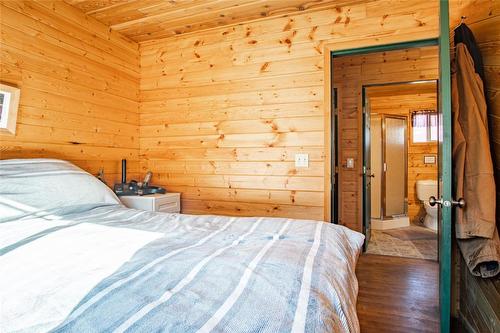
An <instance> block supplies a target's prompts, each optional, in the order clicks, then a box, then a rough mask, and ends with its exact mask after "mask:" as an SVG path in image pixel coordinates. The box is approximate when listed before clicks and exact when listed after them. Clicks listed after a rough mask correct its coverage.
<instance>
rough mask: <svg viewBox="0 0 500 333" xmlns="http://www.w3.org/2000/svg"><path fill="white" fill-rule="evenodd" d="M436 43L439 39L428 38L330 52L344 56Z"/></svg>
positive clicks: (336, 55) (333, 54)
mask: <svg viewBox="0 0 500 333" xmlns="http://www.w3.org/2000/svg"><path fill="white" fill-rule="evenodd" d="M438 44H439V40H438V39H437V38H430V39H421V40H415V41H410V42H402V43H393V44H384V45H375V46H368V47H360V48H356V49H347V50H339V51H332V52H331V53H332V56H333V57H340V56H345V55H358V54H365V53H374V52H384V51H393V50H401V49H409V48H414V47H425V46H433V45H438Z"/></svg>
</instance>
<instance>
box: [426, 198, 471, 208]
mask: <svg viewBox="0 0 500 333" xmlns="http://www.w3.org/2000/svg"><path fill="white" fill-rule="evenodd" d="M429 205H431V206H432V207H434V206H435V205H440V206H445V207H450V206H458V208H464V207H465V199H464V198H460V199H458V200H457V201H455V200H452V201H451V202H450V201H448V200H444V201H443V199H439V200H438V199H436V198H435V197H434V196H432V197H430V198H429Z"/></svg>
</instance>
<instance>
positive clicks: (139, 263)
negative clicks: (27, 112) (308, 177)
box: [0, 159, 364, 332]
mask: <svg viewBox="0 0 500 333" xmlns="http://www.w3.org/2000/svg"><path fill="white" fill-rule="evenodd" d="M363 240H364V238H363V235H361V234H360V233H357V232H354V231H352V230H349V229H347V228H345V227H342V226H338V225H334V224H330V223H324V222H318V221H306V220H292V219H286V218H263V217H226V216H208V215H205V216H203V215H197V216H196V215H185V214H165V213H154V212H145V211H139V210H133V209H128V208H126V207H124V206H122V205H121V204H120V201H119V199H118V198H117V197H116V196H115V195H114V193H113V192H112V191H111V190H110V189H109V188H107V187H106V186H105V185H104V184H103V183H101V182H100V181H99V180H97V179H96V178H95V177H93V176H91V175H90V174H88V173H86V172H85V171H83V170H81V169H79V168H77V167H76V166H74V165H72V164H71V163H69V162H65V161H61V160H51V159H26V160H23V159H17V160H3V161H0V288H1V292H0V331H1V332H47V331H52V332H160V331H163V332H211V331H212V332H359V324H358V319H357V316H356V297H357V291H358V284H357V280H356V276H355V266H356V261H357V258H358V255H359V253H360V249H361V246H362V244H363Z"/></svg>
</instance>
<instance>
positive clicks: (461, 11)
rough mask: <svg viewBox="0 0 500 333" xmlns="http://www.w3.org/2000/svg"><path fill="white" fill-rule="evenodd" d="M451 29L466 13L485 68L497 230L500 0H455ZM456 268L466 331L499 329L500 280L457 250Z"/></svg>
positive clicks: (460, 312)
mask: <svg viewBox="0 0 500 333" xmlns="http://www.w3.org/2000/svg"><path fill="white" fill-rule="evenodd" d="M450 10H451V11H450V25H451V26H450V28H451V29H452V30H453V29H454V28H455V27H456V26H457V25H458V24H459V22H460V17H461V16H465V17H466V19H465V20H464V21H465V23H466V24H467V25H468V26H469V28H470V29H471V30H472V32H473V33H474V37H475V39H476V42H477V43H478V45H479V48H480V50H481V54H482V58H483V64H484V69H485V76H486V80H485V81H486V82H485V91H486V98H487V102H488V121H489V125H490V143H491V148H492V153H493V163H494V167H495V177H496V184H497V197H496V200H497V230H500V228H499V227H500V209H499V208H498V207H500V54H499V50H500V29H499V28H498V27H499V26H500V1H496V0H475V1H474V0H455V1H453V2H452V3H451V6H450ZM456 254H457V255H456V258H455V264H456V266H457V267H459V268H458V272H457V271H455V272H454V273H455V275H456V276H455V282H456V283H458V286H457V287H456V289H457V290H456V291H455V292H456V294H458V299H459V305H458V310H457V312H458V313H455V314H456V315H458V317H459V318H460V319H461V323H460V324H461V325H462V327H465V328H466V329H465V331H466V332H478V333H479V332H481V333H482V332H485V333H486V332H498V330H499V329H500V315H499V313H498V308H499V297H500V280H499V279H498V278H494V279H481V278H477V277H474V276H472V275H471V274H470V272H469V271H468V270H467V268H466V266H465V263H464V261H463V260H462V259H461V257H460V255H459V254H458V251H457V252H456Z"/></svg>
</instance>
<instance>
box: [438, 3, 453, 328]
mask: <svg viewBox="0 0 500 333" xmlns="http://www.w3.org/2000/svg"><path fill="white" fill-rule="evenodd" d="M439 13H440V15H439V82H440V85H439V97H440V98H439V106H440V107H439V109H440V113H441V121H442V131H443V133H442V141H441V142H440V145H439V146H440V147H439V148H440V154H439V156H440V159H441V161H440V177H441V179H440V180H441V184H442V188H441V189H440V195H441V198H442V200H443V202H446V201H448V202H451V201H452V199H453V198H452V116H451V71H450V23H449V4H448V0H440V2H439ZM439 223H440V226H439V307H440V317H441V321H440V327H441V330H440V332H441V333H449V332H450V321H451V234H452V232H451V229H452V228H451V227H452V207H450V205H448V206H446V205H442V206H441V219H440V221H439Z"/></svg>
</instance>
